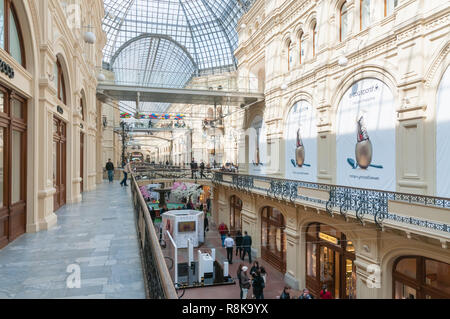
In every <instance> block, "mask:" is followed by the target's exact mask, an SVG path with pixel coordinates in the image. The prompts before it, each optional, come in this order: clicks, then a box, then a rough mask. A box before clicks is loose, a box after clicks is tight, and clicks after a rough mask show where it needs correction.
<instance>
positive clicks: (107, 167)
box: [106, 158, 114, 183]
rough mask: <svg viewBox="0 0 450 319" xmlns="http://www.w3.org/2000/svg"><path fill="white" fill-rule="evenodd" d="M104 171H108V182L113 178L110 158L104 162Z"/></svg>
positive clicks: (112, 166) (112, 165)
mask: <svg viewBox="0 0 450 319" xmlns="http://www.w3.org/2000/svg"><path fill="white" fill-rule="evenodd" d="M106 171H107V172H108V180H109V182H110V183H112V182H113V180H114V164H113V163H112V162H111V159H110V158H109V159H108V162H107V163H106Z"/></svg>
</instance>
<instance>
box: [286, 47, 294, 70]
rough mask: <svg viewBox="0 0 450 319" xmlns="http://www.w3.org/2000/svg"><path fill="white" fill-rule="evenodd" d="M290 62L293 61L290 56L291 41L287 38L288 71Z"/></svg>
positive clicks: (290, 65)
mask: <svg viewBox="0 0 450 319" xmlns="http://www.w3.org/2000/svg"><path fill="white" fill-rule="evenodd" d="M292 62H293V57H292V42H291V41H290V40H289V41H288V44H287V63H288V71H290V70H291V67H292Z"/></svg>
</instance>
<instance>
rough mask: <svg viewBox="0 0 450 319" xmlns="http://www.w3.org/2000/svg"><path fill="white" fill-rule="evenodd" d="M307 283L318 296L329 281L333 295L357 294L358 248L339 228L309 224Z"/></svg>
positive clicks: (328, 284)
mask: <svg viewBox="0 0 450 319" xmlns="http://www.w3.org/2000/svg"><path fill="white" fill-rule="evenodd" d="M306 241H307V243H306V268H307V269H306V286H307V287H308V289H309V290H310V291H311V292H312V294H313V295H314V296H316V297H319V296H320V291H321V290H322V288H323V286H324V285H326V286H327V289H328V291H329V292H331V294H332V296H333V298H340V299H354V298H356V269H355V265H354V260H355V253H354V252H355V249H354V247H353V243H352V242H351V241H348V240H347V239H346V237H345V235H344V234H343V233H341V232H339V231H337V230H336V229H334V228H332V227H330V226H327V225H321V224H317V223H314V224H311V225H309V226H308V231H307V234H306Z"/></svg>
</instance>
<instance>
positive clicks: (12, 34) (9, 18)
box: [0, 0, 25, 67]
mask: <svg viewBox="0 0 450 319" xmlns="http://www.w3.org/2000/svg"><path fill="white" fill-rule="evenodd" d="M0 47H1V48H2V49H4V50H5V51H6V52H8V53H9V54H10V55H11V56H12V57H13V58H14V59H15V60H16V61H17V62H19V63H20V64H21V65H22V66H24V67H25V54H24V53H25V51H24V47H23V38H22V32H21V29H20V25H19V20H18V19H17V14H16V10H15V9H14V5H13V4H12V1H11V0H0Z"/></svg>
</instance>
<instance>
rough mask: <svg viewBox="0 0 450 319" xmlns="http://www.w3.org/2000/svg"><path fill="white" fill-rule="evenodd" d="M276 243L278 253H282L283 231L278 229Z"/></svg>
mask: <svg viewBox="0 0 450 319" xmlns="http://www.w3.org/2000/svg"><path fill="white" fill-rule="evenodd" d="M275 241H276V249H277V252H281V229H280V228H277V234H276V237H275Z"/></svg>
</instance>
